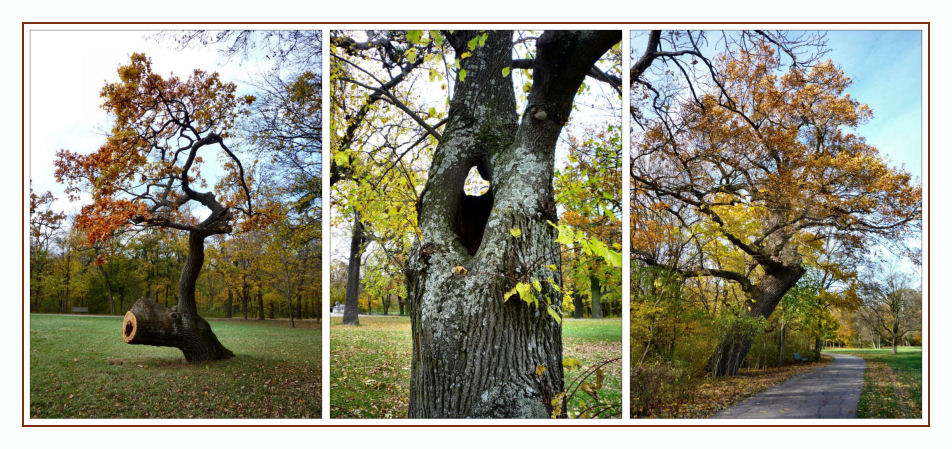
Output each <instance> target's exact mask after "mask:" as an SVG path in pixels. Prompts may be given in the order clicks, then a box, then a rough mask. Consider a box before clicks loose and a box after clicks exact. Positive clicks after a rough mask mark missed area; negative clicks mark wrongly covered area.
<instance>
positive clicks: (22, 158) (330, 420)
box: [20, 21, 932, 427]
mask: <svg viewBox="0 0 952 449" xmlns="http://www.w3.org/2000/svg"><path fill="white" fill-rule="evenodd" d="M27 25H925V26H926V47H927V49H928V51H927V52H926V72H927V74H928V75H929V76H928V77H927V82H926V100H927V102H928V106H927V107H926V120H925V123H924V125H925V127H926V148H925V150H926V151H925V152H926V190H927V191H928V192H929V196H928V197H927V198H926V210H927V211H928V210H930V209H931V202H932V194H931V193H932V189H931V184H932V176H931V169H932V163H931V162H932V157H931V156H932V151H931V149H932V127H931V126H930V125H931V122H932V101H931V97H932V76H931V74H932V22H786V21H780V22H134V21H133V22H43V21H32V22H21V23H20V47H21V53H20V68H21V72H20V73H21V78H20V92H21V96H20V120H21V121H20V129H21V135H20V149H21V152H20V198H21V199H22V198H26V187H24V183H23V182H24V180H25V178H24V177H25V176H26V27H27ZM622 31H630V27H628V28H626V29H623V30H622ZM623 37H624V36H623ZM629 37H630V36H629ZM931 221H932V214H931V213H930V214H929V215H928V218H927V219H926V227H927V231H926V236H925V243H926V250H927V255H926V267H927V270H926V275H927V281H926V291H927V292H928V293H929V294H928V299H927V300H926V305H927V306H928V309H929V314H928V316H927V318H926V324H927V327H928V331H927V334H926V337H927V341H928V342H929V346H928V349H927V350H926V360H927V361H928V362H929V363H927V365H928V366H927V369H926V374H927V377H928V379H927V381H926V386H927V387H928V391H929V392H928V396H927V397H928V399H929V401H928V405H927V407H926V423H925V424H875V423H872V424H679V423H672V424H662V423H661V422H659V421H662V420H651V421H645V424H628V423H625V422H626V421H625V418H622V420H619V422H620V423H619V424H588V423H580V424H562V423H558V424H333V418H328V419H326V420H325V419H323V418H318V419H317V420H318V421H321V423H320V424H186V423H182V424H27V423H26V414H25V413H26V408H25V407H26V404H25V401H26V340H25V339H24V337H23V335H24V332H25V330H26V308H25V307H24V302H23V301H24V300H25V299H26V283H25V282H24V283H22V284H20V315H21V316H20V318H21V320H20V363H21V366H20V427H931V426H932V363H931V362H932V338H931V337H932V295H931V293H932V288H931V287H932V285H931V284H932V276H931V272H932V261H931V259H932V251H931V248H930V243H931V239H930V234H931V232H932V226H931ZM25 223H26V208H25V203H24V208H22V209H21V210H20V236H21V238H23V236H25V235H26V224H25ZM26 245H27V241H26V239H25V238H24V239H23V240H21V253H20V279H21V281H22V279H23V278H24V276H25V275H26V263H25V262H24V257H25V256H26ZM321 301H323V298H322V299H321ZM625 393H626V392H624V391H623V392H622V394H625ZM624 412H625V411H623V413H624ZM322 413H323V410H322ZM622 416H624V415H622ZM325 422H326V423H325ZM397 422H399V421H397ZM627 422H630V420H629V421H627ZM621 423H625V424H621Z"/></svg>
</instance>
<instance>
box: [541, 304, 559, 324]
mask: <svg viewBox="0 0 952 449" xmlns="http://www.w3.org/2000/svg"><path fill="white" fill-rule="evenodd" d="M545 310H546V311H548V312H549V315H550V316H551V317H552V318H554V319H555V321H556V322H557V323H559V324H562V317H560V316H559V314H558V312H556V311H555V309H554V308H552V307H546V309H545Z"/></svg>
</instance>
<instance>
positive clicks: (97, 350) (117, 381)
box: [30, 315, 321, 418]
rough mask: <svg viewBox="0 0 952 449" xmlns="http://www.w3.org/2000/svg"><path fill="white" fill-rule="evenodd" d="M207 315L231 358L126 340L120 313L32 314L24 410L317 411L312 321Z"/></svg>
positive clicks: (44, 413) (189, 414)
mask: <svg viewBox="0 0 952 449" xmlns="http://www.w3.org/2000/svg"><path fill="white" fill-rule="evenodd" d="M210 323H211V325H212V329H213V330H214V331H215V334H216V335H217V336H218V339H219V340H220V341H221V342H222V344H223V345H225V347H227V348H228V349H231V350H232V351H233V352H234V353H235V357H234V358H232V359H229V360H225V361H217V362H201V363H188V362H186V361H185V358H184V357H183V356H182V353H181V351H179V350H178V349H174V348H158V347H153V346H139V345H127V344H125V343H123V341H122V337H121V334H120V328H121V325H122V318H121V317H82V316H54V315H30V416H31V417H32V418H320V416H321V332H320V324H319V322H316V321H303V322H300V321H299V322H297V325H298V326H297V328H295V329H291V328H290V327H289V326H288V322H287V321H264V322H258V321H251V320H249V321H243V320H240V319H232V320H216V319H212V320H210Z"/></svg>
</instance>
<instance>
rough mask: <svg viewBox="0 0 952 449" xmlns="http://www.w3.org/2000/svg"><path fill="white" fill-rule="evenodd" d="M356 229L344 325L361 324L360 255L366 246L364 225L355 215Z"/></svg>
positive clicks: (350, 262)
mask: <svg viewBox="0 0 952 449" xmlns="http://www.w3.org/2000/svg"><path fill="white" fill-rule="evenodd" d="M354 215H355V218H354V228H353V230H352V232H351V235H350V259H349V260H348V262H347V294H346V296H345V299H344V319H343V324H352V325H358V324H360V318H359V315H358V311H359V307H360V303H359V302H358V300H359V299H360V255H361V249H362V246H363V244H364V225H363V224H362V223H361V222H360V216H359V215H357V214H356V213H355V214H354Z"/></svg>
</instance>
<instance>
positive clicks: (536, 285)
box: [532, 279, 542, 292]
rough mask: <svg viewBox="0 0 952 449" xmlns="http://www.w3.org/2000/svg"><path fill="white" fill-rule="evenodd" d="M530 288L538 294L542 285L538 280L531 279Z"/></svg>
mask: <svg viewBox="0 0 952 449" xmlns="http://www.w3.org/2000/svg"><path fill="white" fill-rule="evenodd" d="M532 287H533V288H535V289H536V291H538V292H541V291H542V283H541V282H539V280H538V279H533V280H532Z"/></svg>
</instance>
